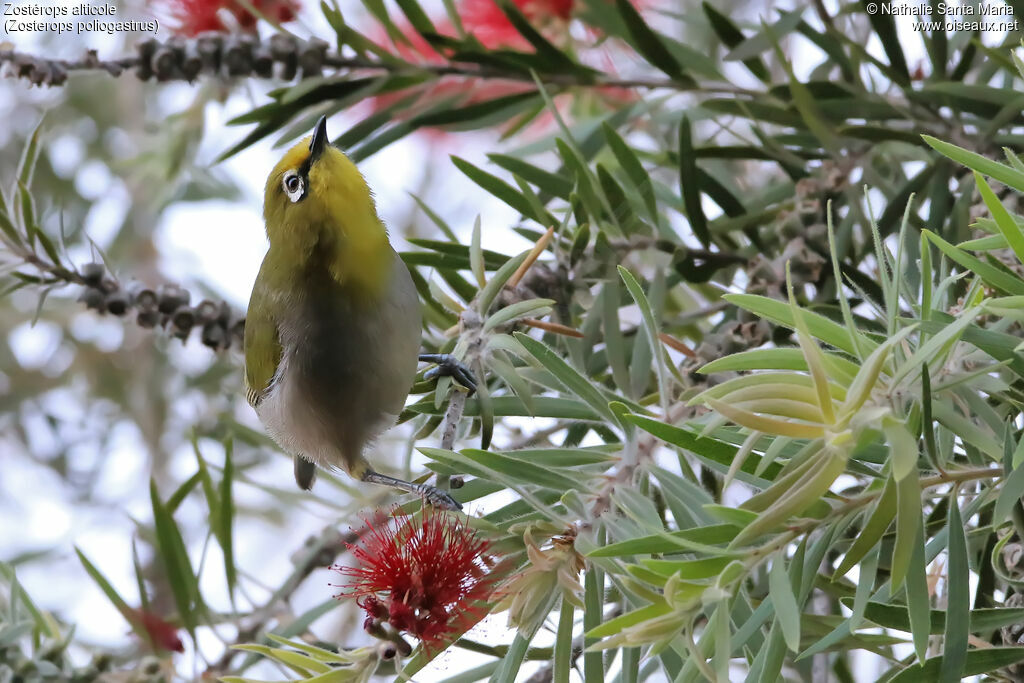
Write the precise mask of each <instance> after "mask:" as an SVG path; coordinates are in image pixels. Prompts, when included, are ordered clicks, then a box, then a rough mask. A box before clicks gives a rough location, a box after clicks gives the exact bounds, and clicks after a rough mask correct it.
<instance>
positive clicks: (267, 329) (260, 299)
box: [244, 260, 282, 407]
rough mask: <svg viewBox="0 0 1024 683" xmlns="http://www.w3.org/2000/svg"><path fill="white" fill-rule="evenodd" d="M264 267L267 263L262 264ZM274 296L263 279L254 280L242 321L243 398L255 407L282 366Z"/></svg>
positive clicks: (261, 271)
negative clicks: (243, 328)
mask: <svg viewBox="0 0 1024 683" xmlns="http://www.w3.org/2000/svg"><path fill="white" fill-rule="evenodd" d="M263 266H264V267H263V268H261V269H260V274H261V275H262V274H263V269H264V268H265V267H266V260H264V262H263ZM273 296H274V294H273V292H272V291H271V290H270V288H269V287H268V286H267V285H266V283H265V279H264V278H263V277H259V276H258V277H257V278H256V285H255V286H254V287H253V290H252V297H251V298H250V299H249V311H248V313H247V314H246V318H245V343H244V348H245V397H246V399H248V401H249V404H250V405H252V406H253V407H256V406H257V405H258V404H259V402H260V401H262V400H263V397H264V396H266V394H267V391H268V390H269V389H270V385H271V384H272V383H273V381H274V376H275V375H276V374H277V368H278V365H280V363H281V354H282V349H281V340H280V337H279V336H278V321H277V318H276V316H275V315H274V310H275V309H276V306H275V304H276V303H277V302H275V301H274V300H273Z"/></svg>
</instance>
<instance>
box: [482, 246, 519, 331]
mask: <svg viewBox="0 0 1024 683" xmlns="http://www.w3.org/2000/svg"><path fill="white" fill-rule="evenodd" d="M529 255H530V252H529V251H524V252H523V253H521V254H519V255H518V256H514V257H512V258H510V259H509V260H508V261H505V263H504V264H502V266H501V268H498V270H497V272H495V273H494V275H492V276H491V279H490V280H488V281H487V284H486V285H484V287H483V288H482V289H481V290H480V293H479V294H478V295H477V300H476V311H477V313H479V314H480V315H484V316H485V315H487V312H488V311H489V310H490V308H491V304H492V303H494V300H495V299H497V298H498V295H499V294H501V290H502V289H504V287H505V283H506V282H508V279H509V278H510V277H512V275H513V274H514V273H515V272H516V271H517V270H519V266H521V265H523V262H524V261H526V257H527V256H529Z"/></svg>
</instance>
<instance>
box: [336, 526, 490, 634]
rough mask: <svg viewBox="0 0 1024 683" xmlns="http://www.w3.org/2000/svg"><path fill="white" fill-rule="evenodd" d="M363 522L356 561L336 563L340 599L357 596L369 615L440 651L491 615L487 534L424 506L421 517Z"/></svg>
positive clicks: (355, 547) (369, 621)
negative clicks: (487, 604)
mask: <svg viewBox="0 0 1024 683" xmlns="http://www.w3.org/2000/svg"><path fill="white" fill-rule="evenodd" d="M365 521H366V530H365V531H364V532H363V534H362V535H361V537H360V540H359V542H358V543H357V544H355V545H350V546H349V550H351V551H352V554H353V556H354V557H355V558H356V560H358V562H359V566H357V567H341V566H335V567H333V568H334V569H336V570H338V571H339V572H340V573H341V574H342V575H343V576H345V577H346V578H347V579H348V582H347V583H345V584H342V585H341V586H340V587H341V588H343V589H347V590H346V592H343V593H341V594H340V595H337V596H335V597H337V598H356V604H358V605H359V606H360V607H361V608H362V609H363V610H364V611H365V612H366V615H367V624H368V625H369V624H372V623H373V622H374V620H379V623H387V624H390V625H391V626H392V627H393V628H394V629H396V630H397V631H400V632H404V633H408V634H409V635H411V636H414V637H415V638H417V639H418V640H419V641H420V642H421V643H423V647H424V648H426V649H427V650H429V651H436V650H438V649H443V648H444V647H447V646H448V645H449V644H450V642H451V640H453V639H454V638H455V637H457V636H459V635H460V634H462V633H463V632H465V631H466V630H467V629H468V628H470V627H472V625H473V624H475V623H476V622H477V621H479V620H480V619H481V618H482V617H483V616H484V615H485V614H486V607H485V606H484V605H482V604H481V603H482V602H483V601H485V600H487V599H488V598H489V597H490V595H491V592H492V590H493V587H494V583H495V577H494V575H493V572H491V571H489V570H488V566H489V563H490V559H489V558H488V557H487V556H486V555H485V553H486V551H487V547H488V543H487V541H486V540H484V539H482V538H480V537H479V536H477V535H476V533H475V532H473V531H472V530H471V529H469V528H467V527H466V525H465V524H464V523H463V522H462V521H460V520H459V519H457V518H456V517H455V516H453V515H450V514H448V513H445V512H443V511H440V510H437V509H435V508H426V509H425V510H424V511H423V516H422V518H421V519H419V520H417V519H416V518H415V517H411V516H408V517H402V518H400V519H398V520H397V521H396V522H395V523H393V524H392V523H388V522H387V521H385V522H381V521H379V520H378V521H371V520H368V519H367V520H365Z"/></svg>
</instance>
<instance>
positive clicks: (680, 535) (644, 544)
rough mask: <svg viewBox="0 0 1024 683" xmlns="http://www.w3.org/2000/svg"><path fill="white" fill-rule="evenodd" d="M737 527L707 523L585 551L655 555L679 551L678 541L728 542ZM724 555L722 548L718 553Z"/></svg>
mask: <svg viewBox="0 0 1024 683" xmlns="http://www.w3.org/2000/svg"><path fill="white" fill-rule="evenodd" d="M736 532H737V529H736V527H735V526H733V525H732V524H709V525H707V526H702V527H695V528H693V529H683V530H682V531H672V532H668V533H661V534H653V535H650V536H641V537H640V538H632V539H629V540H628V541H620V542H618V543H611V544H609V545H606V546H603V547H600V548H597V549H596V550H592V551H591V552H589V553H587V555H588V557H623V556H626V555H656V554H662V553H672V552H680V548H681V547H682V546H681V545H680V543H682V544H686V543H691V544H696V545H701V546H709V545H720V544H722V543H728V542H729V541H731V540H732V539H733V538H735V536H736ZM719 554H721V555H726V554H728V553H726V552H725V550H724V549H722V550H721V552H720V553H719Z"/></svg>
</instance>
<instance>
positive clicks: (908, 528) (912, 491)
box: [890, 473, 921, 592]
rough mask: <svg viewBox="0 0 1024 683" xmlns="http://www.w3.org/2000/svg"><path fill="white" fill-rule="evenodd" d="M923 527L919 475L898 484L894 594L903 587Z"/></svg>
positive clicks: (892, 577)
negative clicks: (919, 529) (920, 529)
mask: <svg viewBox="0 0 1024 683" xmlns="http://www.w3.org/2000/svg"><path fill="white" fill-rule="evenodd" d="M920 525H921V487H920V485H919V484H918V477H917V473H912V474H910V475H908V476H907V477H904V478H903V479H902V480H900V481H897V482H896V543H895V544H894V545H893V550H892V567H891V578H890V580H891V583H892V590H893V592H895V591H897V590H898V589H899V588H900V586H902V585H903V579H904V578H906V575H907V569H908V568H909V566H910V557H911V554H912V553H913V552H915V551H914V545H915V544H916V543H917V540H918V538H919V537H918V535H917V528H918V527H919V526H920Z"/></svg>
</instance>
